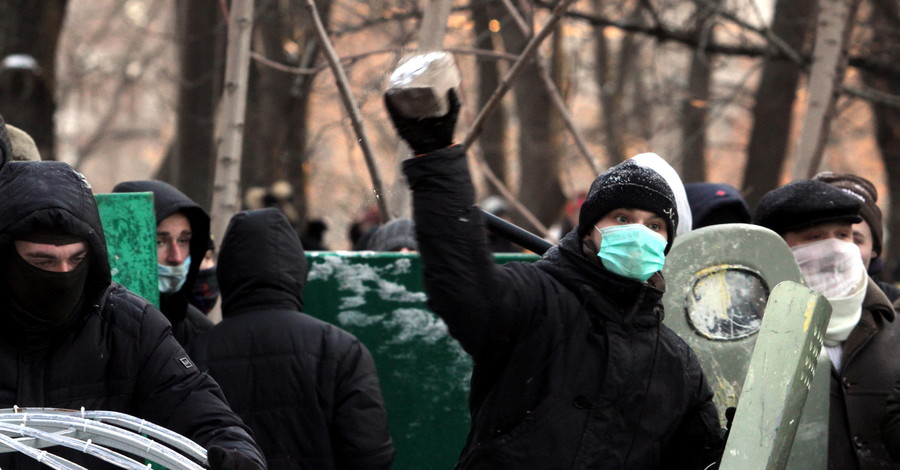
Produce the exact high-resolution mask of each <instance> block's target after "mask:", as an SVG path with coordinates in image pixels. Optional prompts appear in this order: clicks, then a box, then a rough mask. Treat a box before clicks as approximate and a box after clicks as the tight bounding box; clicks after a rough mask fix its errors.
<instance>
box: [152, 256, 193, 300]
mask: <svg viewBox="0 0 900 470" xmlns="http://www.w3.org/2000/svg"><path fill="white" fill-rule="evenodd" d="M156 268H157V272H158V273H159V291H160V292H162V293H163V294H171V293H173V292H178V291H180V290H181V287H182V286H184V281H186V280H187V275H188V271H189V270H190V269H191V257H190V255H189V256H188V257H187V258H185V259H184V261H182V263H181V264H180V265H178V266H166V265H163V264H157V265H156Z"/></svg>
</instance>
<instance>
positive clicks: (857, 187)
mask: <svg viewBox="0 0 900 470" xmlns="http://www.w3.org/2000/svg"><path fill="white" fill-rule="evenodd" d="M813 179H817V180H819V181H822V182H825V183H828V184H830V185H832V186H837V187H838V188H841V189H843V190H844V191H849V192H850V193H852V194H853V195H855V196H857V197H859V198H861V199H862V205H861V206H860V208H859V215H860V216H861V217H862V218H863V220H864V221H865V222H866V223H867V224H869V229H870V230H871V231H872V249H873V250H874V251H875V252H876V253H877V255H878V256H881V247H882V246H883V245H882V243H883V238H884V225H883V224H882V221H881V219H882V218H881V209H879V208H878V204H877V202H878V190H877V189H876V188H875V185H874V184H872V182H871V181H869V180H867V179H865V178H863V177H861V176H856V175H851V174H836V173H832V172H830V171H825V172H822V173H819V174H818V175H816V176H815V177H814V178H813ZM878 256H875V258H878ZM875 258H873V259H875Z"/></svg>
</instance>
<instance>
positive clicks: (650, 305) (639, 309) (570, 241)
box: [536, 230, 665, 328]
mask: <svg viewBox="0 0 900 470" xmlns="http://www.w3.org/2000/svg"><path fill="white" fill-rule="evenodd" d="M536 265H537V266H538V267H539V268H540V269H542V270H544V271H546V272H547V273H549V274H550V275H552V276H553V277H554V278H555V279H557V280H558V281H559V282H560V283H562V284H563V285H565V286H566V287H567V288H568V289H569V290H570V291H572V292H573V293H574V294H575V295H576V296H577V297H578V298H579V300H580V301H581V302H582V303H583V304H585V305H587V306H589V307H590V308H589V309H588V311H589V313H590V314H591V316H592V320H594V319H595V317H598V316H599V317H600V318H602V320H604V321H608V322H613V323H620V324H626V325H635V326H638V327H642V328H648V327H653V326H656V325H658V324H659V323H660V322H661V321H662V319H663V310H662V307H661V302H662V295H663V291H664V290H665V281H664V280H663V277H662V275H661V274H660V273H656V274H654V275H653V276H652V277H651V278H650V279H649V280H648V281H647V282H640V281H637V280H634V279H629V278H626V277H623V276H619V275H617V274H614V273H612V272H610V271H609V270H607V269H606V268H604V267H603V265H602V264H601V263H600V262H597V261H593V260H591V259H589V258H588V257H587V256H586V255H585V254H584V251H583V250H582V244H581V240H580V239H579V238H578V236H577V234H576V232H575V231H574V230H573V231H572V232H569V233H568V234H567V235H566V236H565V237H563V239H562V240H561V241H560V243H559V245H557V246H554V247H552V248H550V250H548V251H547V253H545V254H544V257H543V258H542V259H541V260H539V261H537V263H536Z"/></svg>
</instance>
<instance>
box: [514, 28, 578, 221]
mask: <svg viewBox="0 0 900 470" xmlns="http://www.w3.org/2000/svg"><path fill="white" fill-rule="evenodd" d="M522 13H523V14H522V16H523V17H525V18H529V17H528V16H527V15H526V14H524V13H525V12H522ZM501 35H502V37H503V42H504V44H505V45H506V50H507V51H509V52H512V53H519V52H521V51H523V50H524V48H525V45H526V44H527V43H528V40H529V38H527V37H525V36H524V35H523V34H522V33H521V32H520V31H519V30H518V28H517V27H516V26H515V25H514V24H508V25H504V27H503V28H502V29H501ZM513 93H514V96H515V98H516V111H517V115H518V116H517V117H518V119H519V168H520V169H521V171H520V172H519V182H520V183H519V191H518V195H519V200H520V201H521V202H522V204H524V205H525V207H527V208H528V209H529V210H531V212H532V213H533V214H534V215H535V217H537V219H538V220H539V221H540V222H541V223H543V224H544V225H549V224H552V223H553V222H555V221H556V219H557V218H558V217H559V215H560V212H561V210H562V208H563V206H564V204H565V194H564V193H563V190H562V182H561V181H560V177H559V173H560V172H559V161H560V155H561V152H562V150H561V148H560V147H561V145H560V140H559V135H560V133H559V132H554V129H558V126H555V125H554V124H553V119H556V120H557V122H558V117H556V118H553V119H548V113H550V115H553V116H555V113H552V112H551V111H550V110H551V109H552V108H553V102H552V99H551V97H550V96H549V93H548V92H547V90H546V88H545V87H544V86H543V84H542V82H541V79H540V71H539V70H538V67H537V65H536V64H535V63H534V62H533V61H532V62H531V63H529V64H526V65H525V67H524V68H523V70H522V73H521V74H520V75H519V76H518V78H517V80H516V82H515V84H514V85H513ZM516 221H517V222H518V223H519V224H522V225H524V226H525V227H526V228H528V229H530V230H536V227H532V226H531V225H530V224H528V223H527V221H523V220H516Z"/></svg>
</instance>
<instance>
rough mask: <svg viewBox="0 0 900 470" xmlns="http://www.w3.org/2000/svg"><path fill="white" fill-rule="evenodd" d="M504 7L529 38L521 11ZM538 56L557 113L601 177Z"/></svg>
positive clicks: (508, 4)
mask: <svg viewBox="0 0 900 470" xmlns="http://www.w3.org/2000/svg"><path fill="white" fill-rule="evenodd" d="M502 1H503V6H505V7H506V10H507V12H508V13H509V14H510V15H511V16H512V18H513V20H514V22H515V23H516V26H517V27H518V28H519V31H521V32H522V35H523V36H529V35H530V34H531V30H530V28H529V27H528V24H527V23H526V22H525V18H522V15H521V14H520V13H519V10H517V9H516V7H515V6H513V4H512V2H510V0H502ZM535 55H536V56H538V59H537V60H535V65H536V66H537V69H538V73H540V75H541V81H542V82H543V83H544V88H546V90H547V93H549V95H550V99H551V100H553V105H554V106H555V107H556V111H557V112H559V115H560V117H562V120H563V123H565V125H566V129H568V130H569V132H570V133H571V134H572V137H573V138H574V139H575V145H576V146H577V147H578V150H580V151H581V155H583V156H584V158H585V160H587V163H588V165H590V167H591V170H593V171H594V174H595V175H599V174H600V173H601V172H602V171H603V170H602V169H601V167H600V163H598V161H597V157H595V156H594V155H593V154H592V153H591V151H590V150H589V149H588V146H587V143H586V142H585V140H584V135H583V134H582V133H581V130H579V129H578V127H577V126H576V125H575V122H574V120H573V119H572V113H570V112H569V108H568V107H567V106H566V103H565V102H564V101H563V99H562V96H561V95H560V93H559V89H558V88H557V87H556V83H554V82H553V78H552V77H550V73H549V72H547V67H544V63H543V62H542V61H541V60H540V52H536V53H535Z"/></svg>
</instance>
